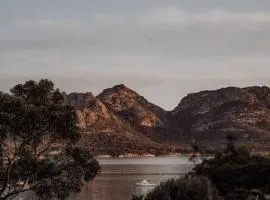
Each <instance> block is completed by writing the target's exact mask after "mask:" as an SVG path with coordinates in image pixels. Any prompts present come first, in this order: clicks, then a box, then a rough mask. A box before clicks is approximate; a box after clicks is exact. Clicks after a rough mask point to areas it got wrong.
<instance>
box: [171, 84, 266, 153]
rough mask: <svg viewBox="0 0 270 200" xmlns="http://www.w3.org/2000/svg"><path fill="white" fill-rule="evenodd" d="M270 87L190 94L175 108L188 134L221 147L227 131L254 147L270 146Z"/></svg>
mask: <svg viewBox="0 0 270 200" xmlns="http://www.w3.org/2000/svg"><path fill="white" fill-rule="evenodd" d="M269 108H270V88H268V87H248V88H242V89H241V88H236V87H228V88H222V89H219V90H214V91H203V92H199V93H195V94H189V95H187V96H186V97H185V98H183V100H182V101H181V102H180V103H179V105H178V106H177V107H176V108H175V109H174V110H173V111H171V115H172V119H174V121H175V124H176V126H177V127H178V128H179V129H181V130H182V131H183V133H184V135H185V136H186V138H190V139H196V140H197V141H199V142H200V143H202V144H204V145H205V146H206V147H208V148H213V149H217V148H221V147H224V145H225V143H226V135H227V134H231V135H234V136H235V137H237V138H238V142H239V143H244V144H246V145H247V146H248V147H250V148H251V149H252V150H254V151H264V150H270V110H269Z"/></svg>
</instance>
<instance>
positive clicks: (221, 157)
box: [133, 136, 270, 200]
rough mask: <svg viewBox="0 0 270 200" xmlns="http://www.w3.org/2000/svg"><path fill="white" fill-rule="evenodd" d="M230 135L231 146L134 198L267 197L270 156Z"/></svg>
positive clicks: (238, 199) (245, 199)
mask: <svg viewBox="0 0 270 200" xmlns="http://www.w3.org/2000/svg"><path fill="white" fill-rule="evenodd" d="M234 140H235V138H234V137H232V136H228V144H227V148H226V150H225V151H223V152H219V153H216V155H215V157H214V158H213V159H209V160H207V159H206V160H204V161H203V162H202V163H201V164H199V165H197V166H196V167H195V168H194V169H193V171H192V172H191V173H189V174H187V175H186V176H185V177H183V178H180V179H178V180H169V181H167V182H164V183H161V185H159V186H158V187H156V188H155V189H154V190H153V191H152V192H150V193H149V194H147V195H146V197H136V196H134V197H133V200H140V199H144V200H223V199H224V200H252V199H254V200H265V195H266V194H269V193H270V159H269V158H267V157H265V156H259V155H250V153H249V151H248V150H247V148H246V147H245V146H239V147H236V146H235V144H234Z"/></svg>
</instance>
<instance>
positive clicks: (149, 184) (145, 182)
mask: <svg viewBox="0 0 270 200" xmlns="http://www.w3.org/2000/svg"><path fill="white" fill-rule="evenodd" d="M136 185H139V186H155V185H156V184H153V183H149V182H148V180H146V179H144V180H142V182H139V183H136Z"/></svg>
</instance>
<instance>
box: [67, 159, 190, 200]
mask: <svg viewBox="0 0 270 200" xmlns="http://www.w3.org/2000/svg"><path fill="white" fill-rule="evenodd" d="M99 162H100V164H101V167H102V172H101V174H100V175H99V176H97V177H96V178H95V180H94V181H92V182H90V183H89V184H87V185H86V186H84V187H83V188H82V191H81V192H80V193H79V194H77V195H72V196H71V197H70V200H129V199H130V197H131V196H132V194H136V195H143V194H146V193H147V192H149V191H150V190H152V189H153V187H145V186H144V187H142V186H137V185H136V183H137V182H141V181H142V180H143V179H148V180H149V181H150V182H151V183H155V184H159V183H160V182H162V181H165V180H167V179H170V178H178V177H180V176H181V175H184V174H185V173H187V172H189V171H190V170H191V169H192V168H193V166H194V164H193V163H192V162H190V161H189V158H188V157H155V158H102V159H99Z"/></svg>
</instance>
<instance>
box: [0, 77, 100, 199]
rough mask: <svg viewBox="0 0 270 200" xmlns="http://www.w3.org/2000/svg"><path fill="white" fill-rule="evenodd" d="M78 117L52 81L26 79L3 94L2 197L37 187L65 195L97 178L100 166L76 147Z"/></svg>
mask: <svg viewBox="0 0 270 200" xmlns="http://www.w3.org/2000/svg"><path fill="white" fill-rule="evenodd" d="M76 123H77V116H76V113H75V110H74V109H73V107H71V106H68V105H65V104H64V98H63V96H62V94H61V92H60V91H59V90H58V89H54V84H53V82H51V81H49V80H46V79H45V80H40V81H39V82H35V81H27V82H25V83H24V84H19V85H16V86H15V87H14V88H12V89H11V94H4V93H0V199H12V198H15V197H16V196H17V195H18V194H19V193H22V192H25V191H34V192H35V193H36V194H37V196H38V197H39V198H41V199H52V198H57V199H65V198H66V197H67V196H68V195H69V193H70V192H78V191H79V190H80V188H81V186H82V184H83V183H84V181H90V180H92V179H93V178H94V177H95V176H96V174H97V173H98V171H99V169H100V167H99V164H98V162H97V161H96V160H95V159H94V158H93V156H92V155H91V153H90V152H89V151H87V150H86V149H83V148H81V147H78V146H76V143H77V141H78V140H79V138H80V135H79V132H78V128H77V125H76Z"/></svg>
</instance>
